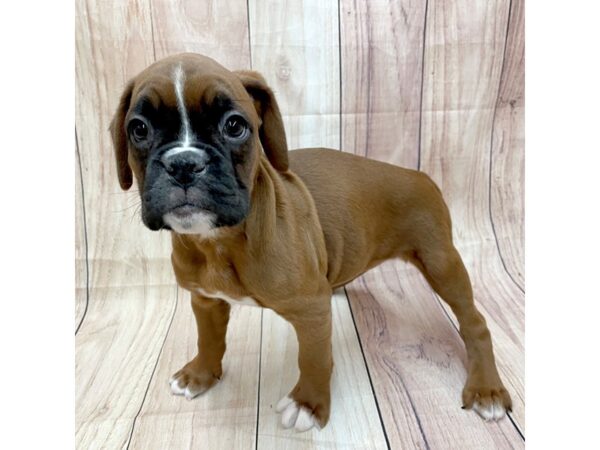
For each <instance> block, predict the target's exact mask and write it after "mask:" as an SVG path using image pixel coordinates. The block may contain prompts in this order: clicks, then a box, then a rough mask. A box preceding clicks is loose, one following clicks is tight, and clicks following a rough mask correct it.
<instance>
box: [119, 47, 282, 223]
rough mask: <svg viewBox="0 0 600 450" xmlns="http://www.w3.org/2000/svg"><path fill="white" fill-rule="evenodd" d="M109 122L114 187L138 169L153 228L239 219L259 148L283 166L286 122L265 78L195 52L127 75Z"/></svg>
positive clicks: (247, 198) (144, 214)
mask: <svg viewBox="0 0 600 450" xmlns="http://www.w3.org/2000/svg"><path fill="white" fill-rule="evenodd" d="M110 131H111V134H112V139H113V144H114V147H115V155H116V160H117V171H118V176H119V183H120V185H121V188H123V189H124V190H127V189H129V188H130V187H131V185H132V182H133V176H135V178H136V180H137V183H138V186H139V188H140V195H141V198H142V219H143V221H144V223H145V224H146V226H147V227H148V228H150V229H151V230H160V229H172V230H174V231H176V232H178V233H186V234H202V235H210V233H211V232H212V231H214V230H215V229H217V228H219V227H225V226H234V225H237V224H239V223H240V222H242V221H243V220H244V218H245V217H246V215H247V213H248V211H249V208H250V204H249V203H250V193H251V191H252V188H253V184H254V178H255V175H256V172H257V168H258V162H259V159H260V152H261V151H263V150H264V152H265V154H266V155H267V158H268V159H269V161H270V162H271V164H272V165H273V167H274V168H275V169H277V170H279V171H286V170H287V169H288V156H287V143H286V138H285V132H284V127H283V121H282V119H281V114H280V112H279V108H278V106H277V103H276V101H275V97H274V96H273V93H272V92H271V90H270V89H269V87H268V86H267V85H266V83H265V80H264V78H263V77H262V76H261V75H260V74H258V73H256V72H251V71H240V72H230V71H228V70H227V69H225V68H224V67H222V66H220V65H219V64H218V63H216V62H215V61H213V60H212V59H210V58H207V57H204V56H200V55H192V54H182V55H176V56H172V57H169V58H166V59H163V60H161V61H159V62H157V63H155V64H153V65H151V66H150V67H148V68H147V69H146V70H144V71H143V72H142V73H140V74H139V75H138V76H137V77H135V78H134V79H133V80H131V81H130V82H129V84H128V85H127V87H126V88H125V91H124V92H123V94H122V96H121V100H120V103H119V106H118V108H117V111H116V113H115V116H114V118H113V120H112V122H111V125H110Z"/></svg>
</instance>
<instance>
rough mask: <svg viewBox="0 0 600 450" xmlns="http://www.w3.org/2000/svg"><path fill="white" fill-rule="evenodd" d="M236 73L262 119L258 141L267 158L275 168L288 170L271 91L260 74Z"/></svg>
mask: <svg viewBox="0 0 600 450" xmlns="http://www.w3.org/2000/svg"><path fill="white" fill-rule="evenodd" d="M236 74H237V75H238V77H239V78H240V80H241V81H242V84H243V85H244V87H245V88H246V91H247V92H248V94H250V96H251V97H252V98H253V99H254V107H255V108H256V112H257V113H258V116H259V117H260V119H261V121H262V125H261V127H260V129H259V136H260V142H261V144H262V146H263V149H264V150H265V153H266V155H267V158H269V161H270V162H271V164H272V165H273V167H275V169H277V170H279V171H281V172H285V171H286V170H288V167H289V163H288V153H287V152H288V146H287V141H286V138H285V129H284V127H283V120H282V119H281V113H280V112H279V106H278V105H277V101H276V100H275V95H274V94H273V91H271V89H270V88H269V86H267V82H266V81H265V79H264V78H263V76H262V75H261V74H259V73H258V72H254V71H250V70H240V71H237V72H236Z"/></svg>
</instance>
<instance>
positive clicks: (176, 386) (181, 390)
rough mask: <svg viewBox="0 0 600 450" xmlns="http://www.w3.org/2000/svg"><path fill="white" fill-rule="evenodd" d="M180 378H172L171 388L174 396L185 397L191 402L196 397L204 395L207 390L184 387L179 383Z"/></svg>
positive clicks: (170, 381)
mask: <svg viewBox="0 0 600 450" xmlns="http://www.w3.org/2000/svg"><path fill="white" fill-rule="evenodd" d="M179 381H180V378H171V379H170V380H169V385H170V386H171V393H172V394H173V395H183V396H184V397H185V398H186V399H187V400H191V399H193V398H194V397H197V396H198V395H200V394H202V392H204V391H205V390H206V389H190V386H186V387H182V386H181V385H180V383H179Z"/></svg>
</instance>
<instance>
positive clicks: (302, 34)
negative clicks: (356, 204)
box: [75, 0, 525, 450]
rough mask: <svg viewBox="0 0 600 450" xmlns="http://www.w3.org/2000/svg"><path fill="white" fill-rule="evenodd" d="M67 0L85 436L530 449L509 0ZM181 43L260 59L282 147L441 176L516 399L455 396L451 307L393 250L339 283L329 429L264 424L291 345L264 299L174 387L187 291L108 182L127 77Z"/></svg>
mask: <svg viewBox="0 0 600 450" xmlns="http://www.w3.org/2000/svg"><path fill="white" fill-rule="evenodd" d="M76 5H77V6H76V8H77V15H76V38H77V44H76V57H77V61H76V70H77V73H76V77H77V93H76V94H77V103H76V107H77V112H76V146H77V159H76V163H77V165H76V167H75V170H76V172H77V174H78V178H77V185H76V190H77V197H76V211H77V228H76V230H77V236H76V258H77V279H76V305H75V306H76V309H75V330H76V331H75V333H76V382H77V385H76V408H77V410H76V441H77V446H78V448H81V449H93V448H123V447H127V448H137V449H154V448H156V449H166V448H172V449H182V448H206V449H211V450H212V449H221V448H222V449H232V448H235V449H253V448H260V449H273V448H302V449H305V448H357V449H366V448H377V449H383V448H393V449H413V448H422V449H441V448H443V449H447V448H457V449H487V448H523V447H524V437H523V436H524V430H525V414H524V398H525V397H524V395H525V391H524V263H523V259H524V257H523V240H524V236H523V185H524V183H523V173H524V172H523V160H524V154H523V150H524V127H523V125H524V124H523V116H524V99H523V84H524V76H523V72H524V60H523V54H524V49H523V46H524V42H523V39H524V35H523V21H524V17H523V9H524V5H523V1H522V0H512V1H510V0H478V1H472V0H453V1H442V0H427V1H423V2H414V1H408V0H400V1H396V2H389V1H384V0H369V1H367V0H358V1H356V0H339V3H338V2H334V1H322V0H302V1H294V2H291V1H288V2H283V1H281V2H275V1H266V0H248V1H246V0H218V1H217V0H212V1H210V0H194V1H192V0H180V1H167V0H131V1H127V2H124V1H119V0H78V1H77V2H76ZM182 51H194V52H199V53H204V54H207V55H209V56H212V57H214V58H215V59H217V60H218V61H220V62H221V63H222V64H224V65H225V66H227V67H229V68H231V69H239V68H253V69H255V70H259V71H261V72H262V73H263V74H264V75H265V77H266V78H267V80H268V82H269V83H270V84H271V86H272V87H273V89H274V91H275V93H276V95H277V97H278V100H279V103H280V107H281V110H282V112H283V113H284V115H285V124H286V130H287V133H288V141H289V143H290V146H291V148H295V147H302V146H327V147H332V148H338V149H342V150H343V151H347V152H355V153H357V154H361V155H366V156H368V157H370V158H374V159H379V160H384V161H389V162H392V163H395V164H398V165H402V166H406V167H412V168H419V169H420V170H422V171H424V172H427V173H428V174H430V175H431V176H432V177H433V178H434V179H435V181H436V182H437V183H438V184H439V186H440V187H441V188H442V191H443V193H444V196H445V198H446V200H447V202H448V204H449V207H450V210H451V213H452V216H453V220H454V233H455V241H456V245H457V247H458V249H459V251H460V252H461V254H462V256H463V258H464V260H465V264H466V266H467V268H468V270H469V272H470V275H471V278H472V281H473V284H474V291H475V296H476V301H477V304H478V306H479V308H480V309H481V311H482V312H483V314H484V315H485V317H486V319H487V321H488V324H489V326H490V329H491V331H492V336H493V340H494V346H495V351H496V356H497V360H498V366H499V369H500V372H501V375H502V377H503V379H504V381H505V383H506V385H507V388H508V389H509V391H510V393H511V395H512V397H513V401H514V411H513V413H512V414H511V415H510V417H509V418H508V419H504V420H502V421H500V422H499V423H485V422H483V421H482V420H481V419H480V418H479V417H477V416H476V415H475V413H473V412H467V411H463V410H461V408H460V406H461V402H460V400H461V396H460V394H461V390H462V387H463V384H464V381H465V377H466V373H465V350H464V346H463V344H462V341H461V339H460V337H459V334H458V332H457V325H456V320H455V318H454V316H453V315H452V313H451V312H450V311H449V309H448V308H447V306H446V305H445V304H443V303H442V302H441V301H440V299H439V298H438V297H437V296H436V295H435V294H434V293H433V291H432V290H431V289H430V288H429V286H428V285H427V284H426V283H425V281H424V280H423V279H422V277H421V276H420V274H419V273H418V272H417V270H416V269H414V268H413V267H411V266H408V265H406V264H405V263H403V262H400V261H390V262H387V263H385V264H383V265H381V266H380V267H378V268H376V269H374V270H371V271H370V272H368V273H366V274H365V275H364V276H362V277H360V278H359V279H357V280H356V281H354V282H352V283H350V284H349V285H347V286H346V287H345V288H343V289H340V290H338V291H337V292H336V293H335V295H334V298H333V300H332V301H333V305H334V308H333V311H334V342H333V347H334V358H335V361H336V365H335V371H334V376H333V384H332V399H333V400H332V402H333V404H332V416H331V421H330V423H329V425H328V426H327V427H326V428H325V429H324V430H323V431H320V432H317V431H314V430H313V431H311V432H308V433H304V434H298V433H295V432H293V431H289V430H283V429H282V428H281V427H280V425H279V422H278V417H277V415H276V413H275V411H274V404H275V403H276V402H277V401H278V400H279V398H280V397H282V396H283V395H284V394H286V393H287V392H288V391H289V389H290V388H291V387H292V386H293V384H294V382H295V380H296V377H297V368H296V354H297V342H296V339H295V336H294V335H293V333H292V329H291V327H290V326H289V325H288V324H287V323H286V322H284V321H283V320H282V319H281V318H279V317H278V316H276V315H275V314H274V313H272V312H271V311H268V310H264V311H262V310H260V309H258V308H248V307H238V308H234V310H233V318H232V321H231V323H230V327H229V333H228V352H227V354H226V356H225V360H224V371H225V374H224V377H223V379H222V381H221V382H220V383H219V384H218V385H217V386H216V387H215V388H213V389H211V390H210V391H209V392H207V393H206V394H204V395H202V396H201V397H199V398H197V399H195V400H193V401H186V400H185V399H183V398H182V397H175V396H172V395H171V394H170V390H169V388H168V385H167V380H168V378H169V376H170V375H171V374H172V373H173V372H175V371H176V370H178V369H179V368H180V367H181V366H182V365H183V364H184V363H185V362H187V360H189V359H191V358H192V357H193V356H194V354H195V341H196V335H195V330H194V324H193V318H192V311H191V308H190V306H189V295H188V294H187V293H186V292H185V291H183V290H181V289H179V288H178V287H177V285H176V284H175V279H174V276H173V274H172V271H171V267H170V260H169V257H170V248H169V236H168V234H167V232H160V233H153V232H150V231H148V230H146V229H144V228H143V226H142V225H141V221H140V217H139V198H138V194H137V192H135V189H133V190H132V192H128V193H123V192H121V191H120V190H119V187H118V183H117V178H116V172H115V167H114V160H113V155H112V146H111V143H110V138H109V135H108V132H107V129H108V124H109V121H110V119H111V115H112V113H113V111H114V109H115V108H116V104H117V101H118V97H119V95H120V92H121V90H122V88H123V86H124V85H125V82H126V80H127V79H128V78H130V77H132V76H134V75H135V74H136V73H137V72H138V71H140V70H141V69H143V68H144V67H146V66H147V65H149V64H150V63H152V62H153V61H155V60H157V59H159V58H162V57H164V56H167V55H170V54H172V53H176V52H182ZM332 176H335V174H332Z"/></svg>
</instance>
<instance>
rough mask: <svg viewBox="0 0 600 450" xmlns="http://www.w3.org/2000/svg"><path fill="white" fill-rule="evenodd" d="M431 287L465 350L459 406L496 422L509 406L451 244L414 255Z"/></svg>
mask: <svg viewBox="0 0 600 450" xmlns="http://www.w3.org/2000/svg"><path fill="white" fill-rule="evenodd" d="M413 262H414V263H415V265H416V266H417V267H418V268H419V269H420V270H421V272H422V273H423V275H424V276H425V278H426V279H427V281H428V282H429V284H430V285H431V287H432V288H433V289H434V290H435V292H437V294H438V295H439V296H440V297H441V298H442V299H443V300H444V301H445V302H446V303H447V304H448V305H449V306H450V308H451V309H452V311H453V312H454V315H455V316H456V318H457V320H458V323H459V327H460V335H461V337H462V339H463V341H464V343H465V347H466V350H467V382H466V384H465V387H464V390H463V395H462V397H463V405H464V406H463V407H464V408H468V409H471V408H472V409H474V410H475V411H476V412H477V413H478V414H479V415H480V416H481V417H483V418H484V419H485V420H498V419H500V418H502V417H503V416H504V413H505V411H506V410H509V411H510V409H511V406H512V403H511V399H510V396H509V394H508V392H507V391H506V389H505V387H504V385H503V384H502V380H501V379H500V375H499V374H498V369H497V367H496V363H495V359H494V351H493V348H492V339H491V335H490V331H489V329H488V327H487V324H486V322H485V319H484V317H483V316H482V315H481V313H480V312H479V311H478V310H477V308H476V307H475V303H474V301H473V290H472V287H471V282H470V280H469V275H468V273H467V270H466V268H465V266H464V264H463V261H462V259H461V257H460V255H459V254H458V251H457V250H456V248H455V247H454V245H452V243H449V244H445V245H440V246H437V247H436V248H431V246H428V248H427V249H425V250H421V251H418V252H416V254H415V258H414V260H413Z"/></svg>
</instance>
